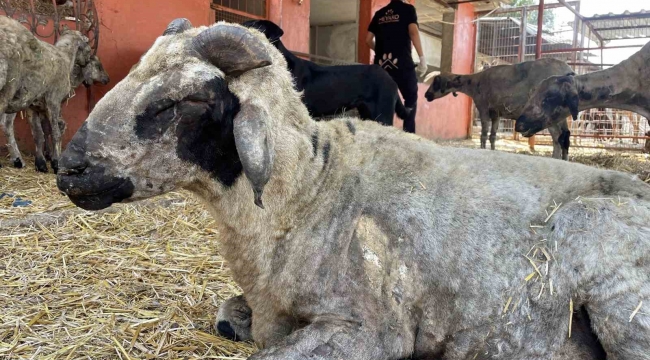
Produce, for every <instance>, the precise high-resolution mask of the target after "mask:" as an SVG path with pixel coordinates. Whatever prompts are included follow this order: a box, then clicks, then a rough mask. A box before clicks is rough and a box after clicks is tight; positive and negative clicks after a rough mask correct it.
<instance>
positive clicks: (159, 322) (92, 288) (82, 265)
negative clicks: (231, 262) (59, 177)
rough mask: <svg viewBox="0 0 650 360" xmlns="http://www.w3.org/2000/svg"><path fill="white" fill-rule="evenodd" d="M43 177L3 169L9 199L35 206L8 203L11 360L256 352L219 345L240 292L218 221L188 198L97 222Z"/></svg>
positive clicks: (2, 330)
mask: <svg viewBox="0 0 650 360" xmlns="http://www.w3.org/2000/svg"><path fill="white" fill-rule="evenodd" d="M32 169H33V164H29V165H28V168H27V169H13V168H9V167H3V168H2V169H0V193H1V192H12V193H16V194H18V195H20V196H21V197H23V198H25V199H29V200H31V201H32V204H31V205H29V206H27V207H24V208H22V207H11V203H10V201H9V200H6V201H5V200H4V199H3V201H1V202H0V222H3V221H4V223H1V224H0V279H1V280H0V282H1V284H2V286H0V358H2V359H29V358H38V359H89V358H90V359H153V358H165V359H179V358H182V359H190V358H200V359H244V358H246V357H248V356H249V355H250V354H251V353H253V352H255V350H256V349H255V348H254V346H253V345H251V344H248V343H235V342H231V341H228V340H226V339H223V338H220V337H218V336H215V333H214V330H213V323H214V316H215V315H216V313H217V309H218V306H219V305H220V304H221V303H222V302H223V301H224V300H226V299H228V298H230V297H232V296H235V295H237V294H239V293H241V290H240V289H239V288H238V287H237V285H236V284H235V283H234V282H233V280H232V278H231V276H230V272H229V270H228V268H227V266H226V264H225V262H224V260H223V258H221V256H220V255H219V244H218V242H217V239H216V232H215V231H214V230H212V229H211V217H210V215H209V214H208V213H207V212H206V211H205V210H204V209H203V206H202V205H200V204H199V203H198V202H197V201H195V200H194V199H193V198H192V197H190V196H189V194H187V193H185V192H178V193H171V194H168V195H166V196H164V197H159V198H156V199H151V200H149V201H144V202H140V203H135V204H129V205H117V206H114V207H112V208H110V209H108V210H107V211H104V212H86V211H83V210H80V209H77V208H75V207H74V206H72V205H71V204H70V203H69V201H68V200H67V198H66V197H64V196H62V195H60V194H59V192H58V191H57V189H56V184H55V178H54V176H53V175H52V174H47V175H46V174H37V173H35V172H34V171H33V170H32ZM21 219H23V221H22V222H21ZM25 219H31V220H25ZM47 219H50V220H51V219H54V220H51V221H49V222H48V223H47V224H46V225H44V223H43V222H41V220H47Z"/></svg>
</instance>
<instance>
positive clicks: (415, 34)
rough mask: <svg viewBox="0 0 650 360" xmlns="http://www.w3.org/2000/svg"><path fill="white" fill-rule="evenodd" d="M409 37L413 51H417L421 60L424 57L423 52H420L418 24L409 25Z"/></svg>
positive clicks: (420, 43) (420, 42)
mask: <svg viewBox="0 0 650 360" xmlns="http://www.w3.org/2000/svg"><path fill="white" fill-rule="evenodd" d="M409 36H410V37H411V42H412V43H413V46H415V51H417V52H418V56H419V57H420V58H422V57H423V56H424V51H422V41H421V40H420V30H419V29H418V24H415V23H412V24H409Z"/></svg>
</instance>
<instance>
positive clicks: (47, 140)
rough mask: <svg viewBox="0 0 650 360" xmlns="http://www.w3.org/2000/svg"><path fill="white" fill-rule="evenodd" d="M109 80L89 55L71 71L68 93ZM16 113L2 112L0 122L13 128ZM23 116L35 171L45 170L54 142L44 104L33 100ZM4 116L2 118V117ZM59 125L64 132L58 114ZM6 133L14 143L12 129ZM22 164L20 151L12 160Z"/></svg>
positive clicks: (97, 61)
mask: <svg viewBox="0 0 650 360" xmlns="http://www.w3.org/2000/svg"><path fill="white" fill-rule="evenodd" d="M109 81H110V79H109V77H108V74H107V73H106V71H105V70H104V67H103V66H102V63H101V61H100V60H99V58H98V57H97V56H95V55H93V56H91V57H90V60H89V61H88V63H87V64H86V65H85V66H83V67H81V66H79V65H76V64H75V66H74V69H73V71H72V76H71V78H70V94H72V92H73V90H74V89H75V88H77V87H78V86H79V85H81V84H84V86H86V87H89V86H90V85H92V84H94V83H100V84H102V85H106V84H108V82H109ZM65 100H67V99H64V101H65ZM16 115H17V114H3V115H0V122H4V123H5V124H9V125H8V126H7V128H8V129H13V123H14V121H15V117H16ZM25 115H26V116H25V118H26V119H27V122H28V123H29V126H30V128H31V131H32V137H33V138H34V144H35V145H36V151H35V164H36V171H39V172H47V162H46V160H47V161H51V160H52V155H51V154H52V148H53V144H54V139H53V137H52V128H51V125H50V122H49V120H48V119H47V117H46V116H45V115H46V111H45V104H43V103H42V102H40V101H37V102H35V103H34V104H32V106H30V107H29V108H27V110H26V111H25ZM3 117H4V119H3ZM57 124H58V126H59V132H60V133H61V135H63V133H64V132H65V129H66V123H65V120H64V119H63V117H62V116H59V121H58V122H57ZM7 135H8V137H9V139H10V142H13V143H15V140H12V139H15V134H14V133H13V131H11V132H9V131H8V132H7ZM23 164H24V162H23V160H22V157H21V156H20V153H18V159H17V160H15V161H14V166H15V167H19V168H20V167H22V166H23Z"/></svg>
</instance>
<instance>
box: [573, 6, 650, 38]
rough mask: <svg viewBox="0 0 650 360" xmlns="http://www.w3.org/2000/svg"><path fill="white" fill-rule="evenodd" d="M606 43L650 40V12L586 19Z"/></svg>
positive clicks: (610, 14)
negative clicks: (611, 41) (622, 40)
mask: <svg viewBox="0 0 650 360" xmlns="http://www.w3.org/2000/svg"><path fill="white" fill-rule="evenodd" d="M585 21H587V22H589V23H591V25H592V27H593V29H594V30H595V31H596V32H597V33H598V34H599V35H600V36H601V37H602V39H603V40H605V41H610V40H621V39H641V38H650V11H646V10H641V11H638V12H630V11H625V12H623V13H621V14H613V13H609V14H603V15H594V16H592V17H588V18H585Z"/></svg>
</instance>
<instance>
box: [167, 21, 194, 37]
mask: <svg viewBox="0 0 650 360" xmlns="http://www.w3.org/2000/svg"><path fill="white" fill-rule="evenodd" d="M191 28H192V23H191V22H190V21H189V20H187V19H185V18H178V19H174V20H172V22H170V23H169V25H167V29H165V31H164V32H163V36H166V35H175V34H180V33H182V32H184V31H186V30H189V29H191Z"/></svg>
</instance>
